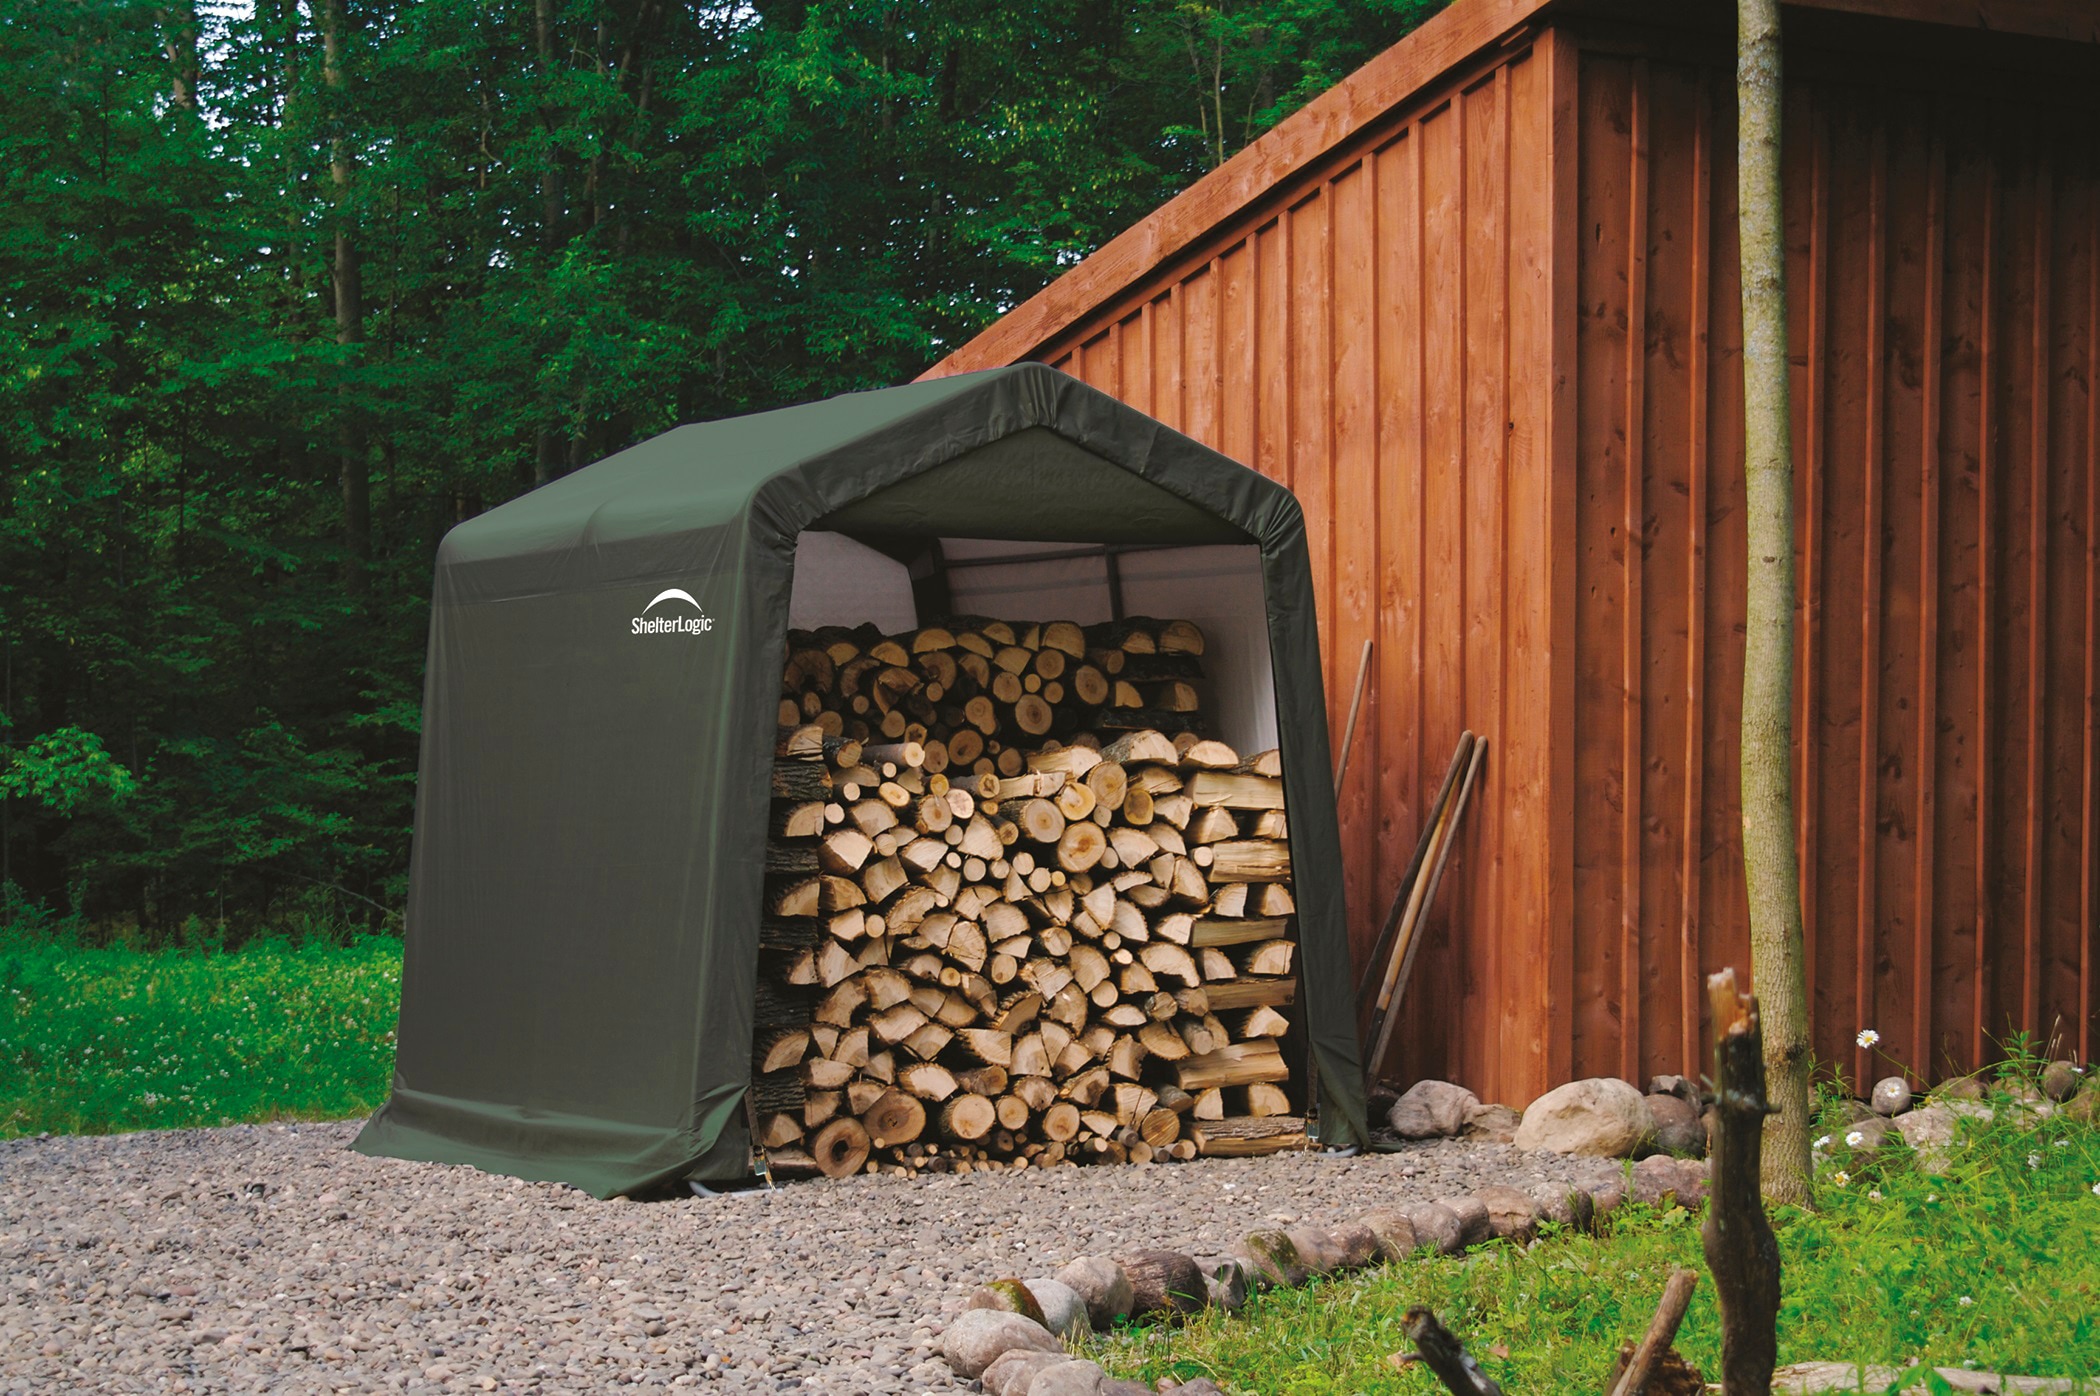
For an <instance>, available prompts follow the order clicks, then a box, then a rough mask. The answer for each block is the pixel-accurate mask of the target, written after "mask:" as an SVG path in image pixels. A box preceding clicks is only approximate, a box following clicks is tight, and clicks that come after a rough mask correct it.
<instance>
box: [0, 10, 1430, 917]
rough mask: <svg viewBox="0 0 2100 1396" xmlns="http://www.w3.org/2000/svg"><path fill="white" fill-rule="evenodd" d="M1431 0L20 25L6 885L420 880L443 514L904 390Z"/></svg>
mask: <svg viewBox="0 0 2100 1396" xmlns="http://www.w3.org/2000/svg"><path fill="white" fill-rule="evenodd" d="M1437 3H1440V0H1372V3H1368V4H1357V5H1348V6H1344V5H1340V4H1335V3H1332V2H1331V0H1251V2H1250V3H1247V4H1228V3H1222V2H1221V3H1211V4H1205V5H1189V4H1181V3H1175V2H1174V0H1139V2H1138V3H1134V4H1115V5H1110V4H1103V3H1099V0H1064V3H1060V4H1054V5H1047V6H1013V5H1006V4H998V3H992V2H991V0H891V2H889V3H870V2H869V0H843V2H842V3H829V4H809V3H802V0H781V2H780V3H765V4H759V5H744V4H739V5H719V4H718V5H699V6H684V5H664V4H661V3H658V2H657V0H534V3H531V4H527V3H524V0H500V3H496V4H484V3H466V0H419V3H413V4H411V3H405V2H404V0H344V3H343V4H342V5H341V6H340V7H336V6H301V5H296V4H290V3H286V0H260V2H259V3H257V4H255V5H253V6H211V7H201V6H197V5H195V4H194V3H189V4H176V5H167V4H160V3H154V4H147V3H143V0H88V3H84V4H72V3H65V4H61V3H58V0H30V3H28V4H26V5H22V6H17V7H15V9H14V10H13V11H11V12H10V15H9V18H8V22H7V23H6V24H4V25H0V193H4V197H0V453H4V457H5V469H4V470H0V677H4V682H0V716H5V717H6V718H8V719H9V720H10V721H11V727H10V729H9V730H8V731H7V733H6V734H5V736H6V739H7V741H8V743H9V745H10V746H11V747H12V748H14V751H13V759H12V761H11V762H8V763H0V768H4V770H5V771H7V772H8V773H9V776H8V783H7V790H8V791H9V792H11V793H10V795H9V797H8V798H5V799H4V800H0V883H5V882H13V883H14V884H17V885H18V886H19V887H20V888H22V889H23V890H24V894H25V895H26V896H27V897H28V898H30V899H31V900H33V901H35V902H36V903H38V904H40V905H41V906H43V907H45V908H48V909H58V908H64V909H65V911H66V913H67V914H77V915H78V916H80V917H83V918H85V920H86V921H87V922H88V923H90V924H94V925H97V926H102V927H106V928H107V927H124V926H131V927H139V928H145V929H148V930H152V931H156V932H160V933H172V929H173V928H174V927H176V926H178V925H180V924H181V923H182V922H183V921H184V920H185V918H188V917H190V916H194V915H198V914H210V915H212V916H213V917H214V918H215V919H218V918H224V919H226V920H227V921H228V922H229V924H230V925H232V926H234V927H236V928H238V927H244V926H254V925H258V924H269V923H271V922H273V921H275V920H278V919H281V917H282V916H283V915H284V913H285V911H286V908H287V906H288V905H289V901H288V899H290V898H293V897H297V896H302V895H304V894H305V891H306V889H309V888H312V887H315V886H326V887H333V888H339V889H342V892H343V893H344V894H346V895H345V896H344V897H343V901H344V903H345V905H346V906H347V905H357V906H362V907H365V908H366V910H367V911H368V912H369V913H370V914H371V915H372V916H373V918H374V919H375V920H377V919H379V917H380V912H378V911H376V910H373V909H372V908H373V907H375V906H376V907H384V908H390V909H398V908H399V906H400V903H401V899H402V895H403V891H404V885H405V873H406V868H407V856H408V829H409V825H410V822H411V819H412V812H413V794H414V792H413V771H414V764H415V759H416V736H417V734H416V712H417V709H418V705H419V698H420V694H421V666H422V658H423V648H424V642H425V635H424V626H425V598H426V596H427V592H428V583H429V576H430V566H431V560H432V557H433V554H434V552H435V549H436V547H437V544H438V541H439V540H440V538H441V537H442V536H443V534H444V532H445V530H446V529H448V528H449V527H451V526H452V525H453V524H454V523H456V522H458V521H459V520H461V519H463V518H466V517H468V516H470V515H472V514H473V513H475V512H477V511H479V510H481V509H484V508H487V507H489V506H491V505H494V504H497V503H500V502H501V501H503V500H505V499H507V498H510V497H511V496H513V495H515V494H517V493H519V492H521V491H523V490H525V489H529V488H531V487H532V486H533V485H535V484H536V483H539V482H543V481H545V480H547V479H551V478H553V477H555V476H558V475H560V474H562V473H564V472H566V471H568V470H570V469H573V468H575V467H577V466H579V465H582V464H584V463H586V462H588V461H590V460H593V459H596V458H598V457H600V456H602V455H605V454H608V453H610V452H611V451H613V450H616V449H618V448H620V447H622V446H624V445H626V444H628V443H630V442H633V441H635V440H637V439H639V438H641V437H644V436H647V435H649V434H651V433H654V432H657V431H660V430H662V429H664V428H666V427H668V426H671V425H673V424H675V423H677V422H680V421H689V420H695V419H703V418H711V417H718V416H724V415H729V414H734V413H739V412H749V411H756V410H761V409H764V408H768V407H773V406H779V405H781V404H784V403H788V402H792V401H797V400H802V399H806V398H811V397H816V396H821V395H824V394H828V393H834V392H839V391H844V390H848V389H855V388H865V387H871V386H877V385H882V384H887V383H893V382H897V381H900V380H903V379H907V378H910V377H912V376H914V375H915V374H917V373H918V372H920V371H921V370H922V369H924V368H925V367H926V366H927V365H928V364H930V363H931V362H933V361H934V360H936V359H938V358H939V357H940V356H941V355H943V354H944V353H946V352H947V351H948V350H950V349H952V348H953V347H955V346H956V345H958V344H960V343H961V342H962V341H963V340H965V339H966V338H967V337H968V336H970V335H971V334H973V333H975V332H976V331H977V330H978V329H979V328H981V327H982V326H983V325H984V324H986V323H987V322H989V321H990V320H991V319H993V318H995V317H996V316H997V315H999V314H1000V313H1002V312H1003V311H1005V310H1007V309H1009V308H1011V307H1012V306H1014V305H1016V304H1018V303H1019V302H1020V301H1021V300H1022V299H1024V298H1026V297H1027V296H1028V295H1030V294H1032V293H1033V292H1034V291H1035V290H1037V289H1038V288H1039V287H1041V286H1042V285H1043V284H1044V283H1045V282H1047V281H1048V280H1049V279H1050V278H1051V277H1052V276H1054V275H1055V274H1056V273H1057V272H1058V271H1059V270H1060V269H1061V268H1063V267H1065V266H1068V265H1070V264H1071V263H1073V262H1075V261H1076V260H1078V259H1079V258H1080V257H1081V256H1083V255H1084V254H1086V253H1087V252H1089V251H1091V250H1092V249H1093V248H1095V247H1098V246H1099V245H1100V244H1101V243H1103V242H1104V241H1106V240H1107V239H1108V238H1110V237H1112V236H1114V235H1115V234H1116V233H1117V232H1119V231H1120V230H1121V229H1123V228H1124V227H1127V226H1128V225H1129V224H1130V223H1131V222H1132V221H1134V220H1135V219H1137V218H1138V217H1139V216H1141V215H1142V214H1144V213H1146V212H1148V211H1149V210H1150V209H1152V208H1153V207H1155V206H1156V205H1158V204H1159V203H1161V202H1162V201H1164V200H1165V199H1167V198H1168V197H1170V196H1171V195H1172V194H1174V193H1175V192H1177V191H1178V190H1180V189H1181V188H1183V187H1185V186H1186V185H1187V184H1188V183H1189V182H1190V181H1191V180H1193V179H1194V178H1196V177H1197V176H1198V175H1200V174H1201V173H1202V172H1203V170H1205V169H1206V168H1208V167H1209V166H1210V165H1212V164H1214V163H1215V162H1216V161H1217V160H1218V159H1219V158H1221V157H1222V156H1224V155H1226V154H1229V153H1230V152H1231V151H1232V150H1234V149H1236V148H1237V147H1238V146H1239V145H1240V144H1242V143H1244V142H1245V141H1247V140H1250V139H1252V138H1253V137H1254V136H1256V135H1258V134H1259V132H1260V131H1262V130H1263V129H1266V127H1267V126H1268V125H1269V124H1271V123H1273V122H1274V121H1275V120H1277V119H1279V118H1280V117H1281V116H1282V115H1284V114H1285V113H1286V112H1287V111H1289V110H1290V109H1291V108H1292V107H1293V106H1294V105H1296V104H1297V103H1299V102H1301V101H1303V100H1304V99H1305V98H1307V97H1309V96H1310V95H1312V94H1313V93H1315V92H1317V91H1319V90H1320V89H1322V88H1324V87H1325V86H1327V85H1329V84H1330V83H1332V82H1333V81H1335V80H1337V79H1339V78H1340V77H1341V76H1343V75H1344V74H1346V73H1347V72H1348V71H1349V70H1350V69H1351V68H1352V67H1354V66H1356V65H1357V64H1358V63H1360V62H1362V61H1363V60H1364V59H1366V58H1368V57H1369V56H1371V55H1372V54H1373V53H1375V52H1376V51H1377V50H1378V49H1380V48H1381V47H1383V46H1385V45H1387V44H1389V43H1391V42H1393V41H1394V40H1396V39H1398V38H1399V37H1400V36H1401V35H1402V34H1403V33H1405V31H1406V30H1407V29H1408V28H1410V27H1412V25H1413V24H1415V23H1416V22H1418V21H1419V20H1420V19H1421V18H1422V17H1423V16H1424V15H1425V14H1426V13H1428V12H1429V11H1430V10H1432V9H1434V8H1435V7H1436V5H1437ZM338 10H339V11H340V13H341V14H342V15H343V17H344V18H343V32H342V33H340V34H339V35H337V36H336V37H337V38H338V40H339V46H340V50H341V60H340V63H339V64H338V65H336V66H335V67H334V68H331V67H330V66H329V65H328V63H327V62H326V60H325V56H324V42H323V38H324V36H323V35H322V34H321V33H320V32H318V28H317V26H319V25H321V24H323V23H326V22H328V17H329V16H330V15H331V14H334V13H337V12H338ZM332 79H339V81H334V80H332ZM1220 112H1224V113H1227V114H1228V115H1229V116H1230V122H1229V124H1228V125H1226V126H1220V125H1219V122H1220V120H1221V118H1220V117H1219V116H1218V115H1217V114H1218V113H1220ZM1206 114H1208V115H1206ZM1206 121H1208V122H1209V123H1210V124H1209V125H1208V126H1206V125H1205V122H1206ZM351 272H354V273H355V275H354V276H352V275H351V274H350V273H351ZM339 287H340V288H342V289H344V290H345V291H346V293H347V292H350V291H356V292H358V294H355V295H348V294H346V296H345V297H344V299H343V302H342V305H341V307H340V308H341V310H342V314H341V315H340V316H339V315H338V309H339V304H338V298H337V295H336V292H337V290H338V288H339ZM367 508H368V511H369V512H368V517H367V514H366V510H367ZM23 743H27V744H28V745H26V746H24V745H22V744H23ZM89 743H93V744H94V745H92V746H91V745H89ZM94 752H103V753H105V756H106V759H98V758H95V757H93V755H92V753H94ZM40 763H41V764H40ZM119 772H122V773H124V777H123V778H120V776H119V774H118V773H119ZM124 778H128V780H129V781H131V782H135V784H136V789H135V790H133V791H131V792H130V794H129V796H128V798H117V797H118V796H120V795H122V794H124V791H123V790H122V789H121V788H120V785H121V784H122V783H123V779H124ZM32 796H34V798H31V797H32ZM359 899H362V900H359ZM235 935H236V938H237V937H238V931H236V932H235Z"/></svg>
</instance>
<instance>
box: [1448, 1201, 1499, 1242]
mask: <svg viewBox="0 0 2100 1396" xmlns="http://www.w3.org/2000/svg"><path fill="white" fill-rule="evenodd" d="M1437 1201H1438V1203H1439V1204H1441V1205H1442V1206H1444V1207H1446V1208H1448V1209H1449V1210H1450V1212H1451V1215H1452V1216H1454V1217H1457V1218H1458V1243H1459V1245H1461V1246H1477V1245H1479V1244H1481V1243H1482V1242H1483V1241H1487V1240H1490V1239H1491V1238H1492V1237H1493V1236H1494V1234H1495V1231H1494V1227H1493V1225H1492V1223H1491V1222H1490V1220H1489V1218H1488V1209H1487V1204H1486V1203H1484V1202H1482V1201H1481V1200H1480V1199H1479V1198H1477V1197H1470V1196H1462V1197H1440V1198H1438V1199H1437Z"/></svg>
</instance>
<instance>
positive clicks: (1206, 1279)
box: [1203, 1256, 1247, 1314]
mask: <svg viewBox="0 0 2100 1396" xmlns="http://www.w3.org/2000/svg"><path fill="white" fill-rule="evenodd" d="M1203 1288H1204V1291H1205V1293H1206V1294H1208V1295H1209V1297H1210V1306H1211V1307H1212V1308H1213V1309H1217V1310H1219V1311H1220V1312H1223V1313H1228V1314H1231V1313H1237V1312H1239V1310H1240V1309H1242V1308H1244V1307H1245V1306H1246V1303H1247V1270H1246V1267H1245V1266H1243V1265H1241V1264H1240V1263H1239V1262H1238V1261H1237V1260H1234V1259H1233V1258H1232V1257H1231V1256H1214V1257H1212V1258H1211V1259H1209V1260H1206V1261H1204V1262H1203Z"/></svg>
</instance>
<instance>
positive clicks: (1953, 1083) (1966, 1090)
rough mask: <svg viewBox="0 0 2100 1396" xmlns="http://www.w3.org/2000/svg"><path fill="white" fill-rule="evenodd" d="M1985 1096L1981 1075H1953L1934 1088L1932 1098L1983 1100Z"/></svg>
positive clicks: (1939, 1099) (1942, 1099) (1941, 1099)
mask: <svg viewBox="0 0 2100 1396" xmlns="http://www.w3.org/2000/svg"><path fill="white" fill-rule="evenodd" d="M1983 1097H1984V1089H1983V1078H1982V1077H1981V1076H1976V1075H1971V1076H1952V1077H1949V1078H1948V1079H1947V1080H1945V1081H1942V1082H1940V1083H1939V1084H1938V1085H1937V1086H1934V1087H1933V1088H1932V1098H1933V1099H1934V1100H1938V1101H1948V1100H1982V1099H1983Z"/></svg>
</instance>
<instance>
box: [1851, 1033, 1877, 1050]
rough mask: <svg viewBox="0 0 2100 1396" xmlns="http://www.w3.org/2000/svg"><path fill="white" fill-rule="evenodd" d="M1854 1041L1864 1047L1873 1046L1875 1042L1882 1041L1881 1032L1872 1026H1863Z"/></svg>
mask: <svg viewBox="0 0 2100 1396" xmlns="http://www.w3.org/2000/svg"><path fill="white" fill-rule="evenodd" d="M1853 1041H1855V1042H1857V1043H1858V1044H1859V1045H1860V1046H1862V1047H1872V1046H1873V1045H1874V1044H1875V1043H1877V1042H1879V1041H1881V1034H1880V1033H1878V1032H1876V1031H1874V1029H1872V1028H1861V1029H1860V1030H1859V1036H1858V1037H1856V1038H1854V1039H1853Z"/></svg>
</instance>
